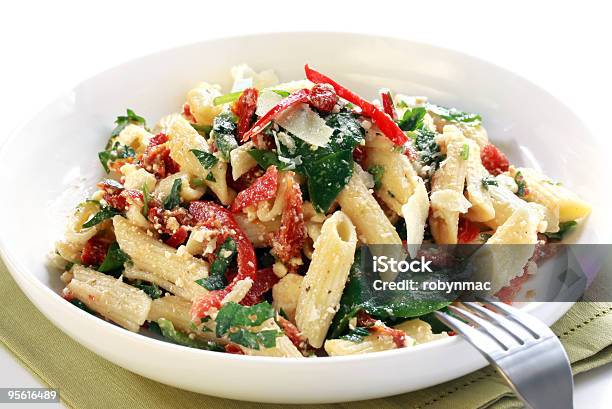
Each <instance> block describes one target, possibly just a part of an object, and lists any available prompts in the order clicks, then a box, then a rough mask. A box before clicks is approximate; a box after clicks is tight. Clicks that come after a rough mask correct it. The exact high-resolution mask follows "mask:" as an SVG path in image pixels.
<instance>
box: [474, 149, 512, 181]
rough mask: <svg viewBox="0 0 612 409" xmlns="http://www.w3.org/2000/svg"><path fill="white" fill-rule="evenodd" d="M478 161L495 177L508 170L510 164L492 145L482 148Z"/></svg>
mask: <svg viewBox="0 0 612 409" xmlns="http://www.w3.org/2000/svg"><path fill="white" fill-rule="evenodd" d="M480 160H481V161H482V165H483V166H484V167H485V168H486V169H487V170H488V171H489V173H490V174H492V175H493V176H497V175H499V174H500V173H503V172H505V171H507V170H508V168H509V167H510V162H508V158H506V155H504V154H503V153H502V152H501V151H500V150H499V149H497V147H496V146H495V145H493V144H488V145H485V146H483V148H482V150H481V151H480Z"/></svg>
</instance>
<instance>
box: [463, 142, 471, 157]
mask: <svg viewBox="0 0 612 409" xmlns="http://www.w3.org/2000/svg"><path fill="white" fill-rule="evenodd" d="M469 158H470V145H468V144H467V143H464V144H463V146H462V147H461V159H463V160H468V159H469Z"/></svg>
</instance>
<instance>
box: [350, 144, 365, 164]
mask: <svg viewBox="0 0 612 409" xmlns="http://www.w3.org/2000/svg"><path fill="white" fill-rule="evenodd" d="M367 157H368V154H367V152H366V150H365V148H364V147H363V146H361V145H357V146H356V147H355V149H354V150H353V160H354V161H355V162H357V163H358V164H360V165H361V167H363V166H364V165H363V164H364V162H365V160H366V158H367Z"/></svg>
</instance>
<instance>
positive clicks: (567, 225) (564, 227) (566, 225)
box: [544, 220, 578, 240]
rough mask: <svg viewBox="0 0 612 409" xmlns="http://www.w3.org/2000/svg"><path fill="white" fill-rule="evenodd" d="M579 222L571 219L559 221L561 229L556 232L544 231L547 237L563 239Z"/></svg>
mask: <svg viewBox="0 0 612 409" xmlns="http://www.w3.org/2000/svg"><path fill="white" fill-rule="evenodd" d="M577 225H578V223H577V222H576V221H575V220H570V221H568V222H561V223H559V231H557V232H554V233H544V234H545V235H546V237H548V238H549V239H552V240H563V236H565V235H566V234H567V233H568V232H569V231H570V230H572V229H573V228H574V227H576V226H577Z"/></svg>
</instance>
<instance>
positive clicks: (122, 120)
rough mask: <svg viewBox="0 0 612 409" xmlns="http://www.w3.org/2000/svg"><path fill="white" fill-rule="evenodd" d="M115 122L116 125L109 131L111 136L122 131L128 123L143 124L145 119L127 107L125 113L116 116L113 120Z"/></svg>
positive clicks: (145, 122)
mask: <svg viewBox="0 0 612 409" xmlns="http://www.w3.org/2000/svg"><path fill="white" fill-rule="evenodd" d="M115 124H116V125H117V126H115V129H113V131H112V132H111V138H114V137H116V136H119V134H120V133H121V131H123V129H124V128H125V127H126V126H128V125H130V124H134V125H142V126H145V125H146V124H147V121H145V119H144V118H143V117H141V116H138V115H136V114H135V113H134V111H132V110H131V109H129V108H128V109H127V115H125V116H118V117H117V119H116V120H115Z"/></svg>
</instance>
